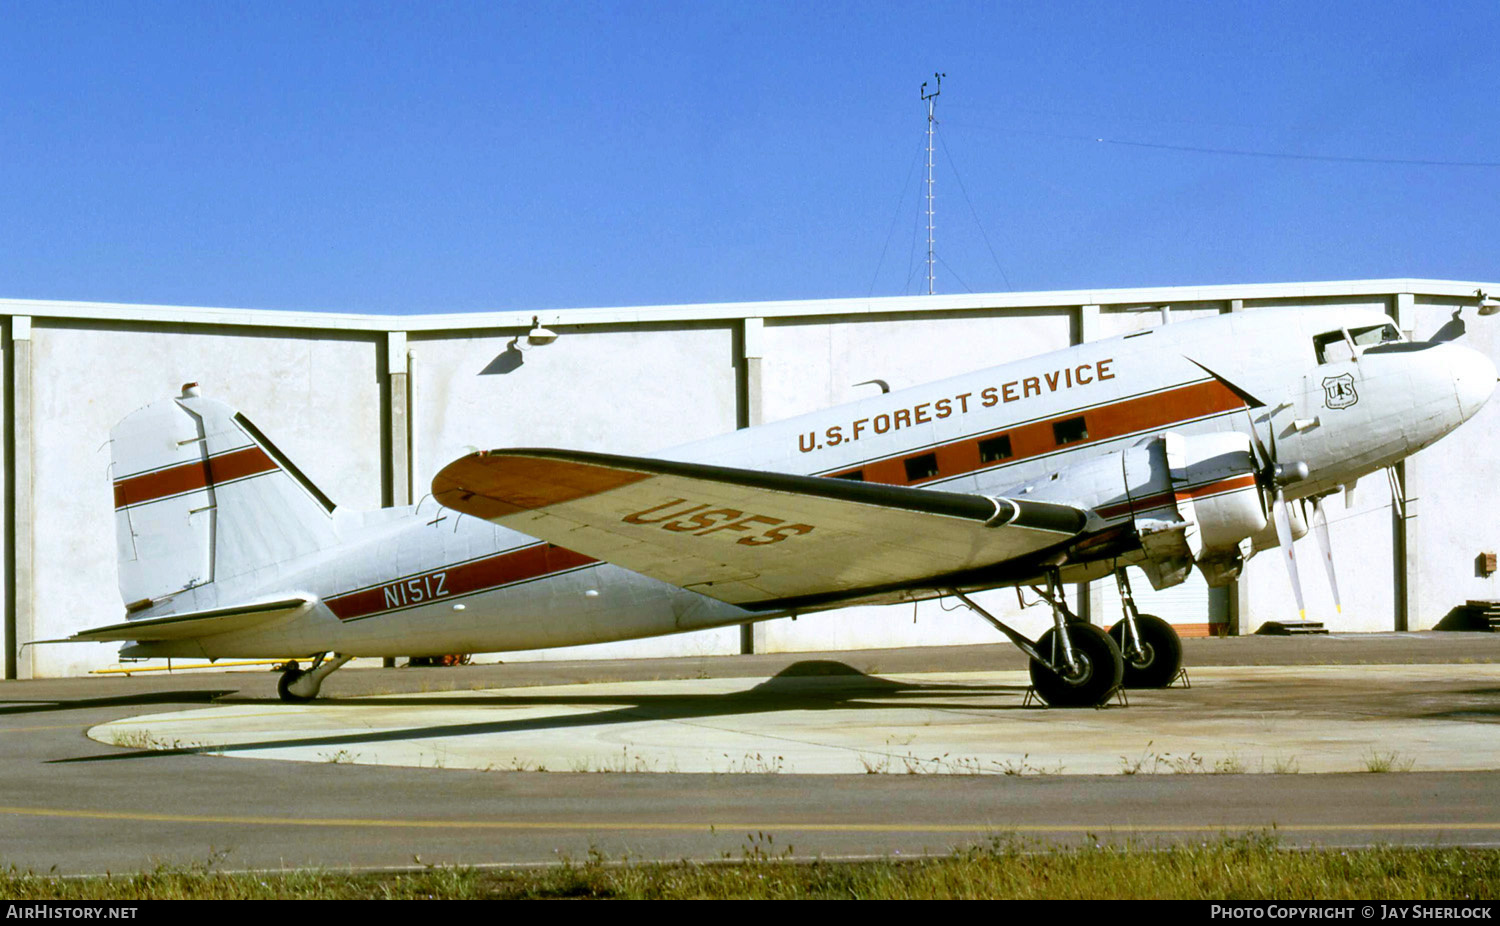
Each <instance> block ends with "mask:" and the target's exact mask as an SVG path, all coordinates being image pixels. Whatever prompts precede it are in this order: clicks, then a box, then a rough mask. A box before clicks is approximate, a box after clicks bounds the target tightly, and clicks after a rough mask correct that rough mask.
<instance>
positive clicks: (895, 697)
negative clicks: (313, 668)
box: [0, 633, 1500, 872]
mask: <svg viewBox="0 0 1500 926" xmlns="http://www.w3.org/2000/svg"><path fill="white" fill-rule="evenodd" d="M1186 643H1187V647H1186V649H1187V662H1188V665H1189V667H1190V678H1191V682H1192V687H1190V688H1181V687H1178V688H1171V689H1165V690H1158V691H1149V692H1140V691H1135V692H1130V693H1129V706H1128V707H1124V706H1118V705H1116V706H1111V707H1108V708H1105V709H1102V710H1092V709H1085V710H1049V709H1044V708H1036V707H1027V706H1025V705H1024V703H1023V699H1024V691H1025V687H1026V682H1025V673H1024V670H1023V663H1022V660H1021V659H1020V658H1019V657H1018V655H1017V654H1016V653H1015V652H1014V651H1013V650H1012V649H1010V648H1009V647H1005V646H984V647H960V648H933V649H923V650H879V651H864V652H858V653H837V654H830V653H823V654H787V655H778V656H752V657H716V658H702V659H686V660H638V661H630V662H610V663H600V662H577V663H532V664H515V665H499V666H469V667H460V668H449V669H422V670H416V669H398V670H382V669H356V668H346V669H344V670H341V671H340V672H338V673H335V674H334V675H333V676H332V677H331V678H330V680H329V681H328V682H327V683H326V684H325V686H324V692H323V694H324V698H323V699H321V700H320V701H318V702H315V703H313V704H308V705H284V704H281V703H279V702H277V701H276V700H275V694H274V687H275V676H274V675H272V674H270V673H267V672H254V673H246V672H235V673H229V672H212V673H201V672H200V673H192V674H186V673H180V674H175V675H173V676H170V677H160V676H137V677H132V678H109V679H101V678H93V679H67V680H45V681H31V682H4V683H0V736H3V740H0V742H3V743H4V744H5V748H4V749H3V750H0V819H3V821H4V823H3V826H0V864H4V865H7V866H11V865H14V866H16V867H18V868H21V869H23V870H24V869H31V870H35V871H39V872H40V871H47V870H52V869H54V868H55V869H56V870H59V871H64V872H91V871H105V870H111V871H124V870H134V869H140V868H149V867H151V866H152V865H154V864H158V863H168V864H201V863H204V862H205V861H207V860H209V859H214V860H216V861H217V863H218V864H222V865H224V866H225V867H229V868H241V869H243V868H268V867H269V868H279V867H285V866H309V865H311V866H319V867H325V868H344V867H356V868H369V867H400V866H409V865H412V864H431V863H451V864H467V865H485V864H499V865H508V864H538V863H549V862H556V861H558V860H560V859H562V858H565V857H566V858H574V859H579V858H584V857H586V856H587V855H588V854H589V853H590V852H591V851H593V852H597V853H602V854H604V855H606V856H608V857H613V858H621V857H631V858H661V859H677V858H718V857H723V856H725V855H728V856H730V857H737V856H739V855H740V854H744V853H747V852H748V853H755V852H766V851H774V852H776V853H780V852H782V851H786V849H787V848H789V847H790V848H791V849H792V851H794V853H795V854H796V855H798V856H810V855H823V856H865V855H887V854H896V853H901V854H912V853H920V852H943V851H948V850H950V849H952V848H953V847H955V846H959V845H963V844H966V843H972V842H975V841H982V840H986V839H989V838H992V837H993V836H995V835H1004V836H1012V835H1014V836H1018V837H1021V838H1024V839H1037V840H1046V841H1061V842H1064V843H1073V844H1077V843H1078V842H1079V841H1081V840H1084V839H1124V838H1130V839H1136V840H1142V839H1144V840H1159V839H1184V838H1190V839H1204V838H1211V837H1212V836H1214V835H1216V834H1218V833H1219V832H1224V831H1227V832H1244V831H1247V830H1261V829H1266V830H1271V829H1274V830H1275V831H1276V832H1277V833H1278V834H1279V836H1280V838H1282V839H1283V840H1284V841H1287V842H1288V843H1289V844H1313V843H1321V844H1369V843H1373V842H1407V841H1417V842H1424V843H1443V844H1486V845H1489V844H1500V802H1497V801H1495V799H1494V795H1496V794H1500V740H1497V738H1496V737H1495V736H1494V735H1493V734H1494V733H1495V731H1496V729H1497V728H1496V726H1495V725H1496V723H1497V721H1500V635H1491V634H1437V633H1420V634H1359V635H1337V636H1333V637H1324V638H1236V639H1226V640H1189V641H1186ZM251 760H254V761H251ZM417 858H420V862H415V861H414V859H417Z"/></svg>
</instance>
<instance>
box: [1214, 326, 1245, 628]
mask: <svg viewBox="0 0 1500 926" xmlns="http://www.w3.org/2000/svg"><path fill="white" fill-rule="evenodd" d="M1228 311H1230V312H1243V311H1245V300H1243V299H1231V300H1229V308H1228ZM1220 314H1223V313H1222V312H1221V313H1220ZM1224 594H1225V600H1226V602H1227V603H1228V605H1229V615H1228V617H1229V635H1230V636H1231V637H1237V636H1239V635H1240V634H1242V633H1244V632H1245V631H1246V630H1247V629H1249V625H1250V583H1249V582H1246V581H1243V580H1242V579H1234V580H1232V581H1231V582H1230V583H1229V585H1228V586H1226V587H1225V589H1224Z"/></svg>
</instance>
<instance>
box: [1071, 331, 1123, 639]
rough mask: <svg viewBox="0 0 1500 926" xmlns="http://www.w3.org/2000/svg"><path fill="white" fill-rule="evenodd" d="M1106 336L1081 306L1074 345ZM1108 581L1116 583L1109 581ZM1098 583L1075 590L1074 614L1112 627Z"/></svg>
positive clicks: (1083, 584)
mask: <svg viewBox="0 0 1500 926" xmlns="http://www.w3.org/2000/svg"><path fill="white" fill-rule="evenodd" d="M1103 336H1104V330H1103V326H1102V325H1101V324H1100V320H1099V307H1098V306H1097V305H1081V306H1079V307H1078V311H1077V314H1076V315H1075V316H1074V325H1073V339H1072V340H1073V345H1074V346H1075V347H1076V346H1077V345H1079V344H1087V343H1088V342H1090V341H1097V340H1098V339H1099V338H1101V337H1103ZM1107 581H1111V582H1112V581H1114V580H1113V579H1109V580H1107ZM1097 585H1098V583H1096V582H1079V583H1078V584H1077V586H1076V587H1075V588H1074V589H1073V594H1072V598H1073V613H1075V614H1077V615H1078V616H1079V617H1081V618H1083V619H1084V620H1085V621H1088V622H1089V623H1090V624H1103V625H1104V626H1105V627H1108V626H1109V625H1110V616H1109V615H1108V614H1105V613H1104V606H1103V597H1102V596H1103V594H1104V591H1103V589H1102V588H1098V587H1096V586H1097Z"/></svg>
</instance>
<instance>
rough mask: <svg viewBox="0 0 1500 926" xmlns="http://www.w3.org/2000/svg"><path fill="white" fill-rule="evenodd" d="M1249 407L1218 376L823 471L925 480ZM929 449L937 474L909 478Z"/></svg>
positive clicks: (897, 481) (896, 481)
mask: <svg viewBox="0 0 1500 926" xmlns="http://www.w3.org/2000/svg"><path fill="white" fill-rule="evenodd" d="M1244 407H1245V403H1244V401H1243V400H1242V399H1241V398H1240V397H1239V396H1237V395H1235V394H1234V393H1233V392H1231V391H1230V390H1229V389H1228V388H1227V387H1226V386H1224V384H1223V383H1220V382H1219V381H1217V380H1206V381H1204V382H1198V383H1189V384H1187V385H1185V386H1178V387H1176V388H1173V389H1168V390H1166V391H1164V392H1157V393H1152V394H1150V395H1143V396H1135V397H1133V398H1129V399H1121V400H1120V401H1118V402H1112V403H1109V404H1106V405H1100V406H1097V407H1095V408H1085V409H1082V410H1077V409H1075V410H1073V411H1066V412H1060V413H1058V414H1056V415H1051V416H1048V417H1046V418H1042V419H1039V420H1037V421H1029V422H1026V423H1024V424H1018V425H1014V426H1012V427H1010V428H1000V429H997V430H994V431H988V432H986V433H984V434H976V435H973V436H969V437H964V438H961V439H959V440H956V441H953V442H952V443H948V444H941V445H938V446H936V447H926V448H923V449H922V450H919V451H914V452H911V453H905V454H902V455H901V456H896V457H890V458H887V459H884V460H874V461H872V462H869V463H863V464H853V465H848V466H841V467H839V468H838V469H835V470H830V471H828V473H826V474H825V475H834V474H838V473H848V472H852V471H853V470H856V469H863V471H864V481H865V482H882V483H885V484H887V485H923V484H925V483H931V482H939V481H942V480H946V479H952V478H953V477H955V476H963V475H967V474H968V473H974V472H978V471H980V470H986V469H994V468H996V467H1000V466H1010V465H1011V464H1014V463H1019V462H1021V461H1023V460H1026V459H1030V458H1033V457H1041V456H1046V455H1047V454H1050V453H1056V452H1058V451H1060V450H1074V449H1077V448H1080V447H1087V446H1089V445H1091V444H1097V443H1100V442H1101V441H1107V440H1113V439H1115V438H1119V437H1125V436H1127V435H1130V434H1136V433H1139V432H1141V431H1149V430H1151V429H1153V428H1165V427H1170V426H1171V425H1175V424H1178V423H1180V422H1183V421H1192V420H1194V419H1197V418H1203V417H1205V416H1208V415H1215V414H1221V413H1223V412H1230V411H1235V410H1237V409H1241V408H1244ZM1079 417H1082V418H1083V420H1084V428H1085V434H1086V436H1085V437H1083V438H1082V439H1081V440H1078V441H1074V442H1070V443H1067V444H1059V443H1058V442H1057V433H1056V432H1055V431H1054V430H1053V425H1056V424H1059V423H1061V422H1063V421H1067V420H1070V419H1074V418H1079ZM1002 434H1004V435H1007V436H1009V437H1010V449H1011V455H1010V456H1008V457H1005V458H1004V459H1000V460H991V461H985V460H983V459H981V457H980V453H979V444H980V442H981V441H988V440H990V439H992V438H995V437H998V436H1000V435H1002ZM929 453H935V454H936V455H937V475H935V476H932V477H930V478H926V479H916V480H909V479H907V477H906V460H907V459H908V458H910V457H914V456H923V455H926V454H929Z"/></svg>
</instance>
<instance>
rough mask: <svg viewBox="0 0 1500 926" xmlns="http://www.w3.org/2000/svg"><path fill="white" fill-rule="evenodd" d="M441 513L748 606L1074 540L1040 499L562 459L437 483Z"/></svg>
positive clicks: (485, 465) (966, 565) (1068, 513)
mask: <svg viewBox="0 0 1500 926" xmlns="http://www.w3.org/2000/svg"><path fill="white" fill-rule="evenodd" d="M432 491H433V495H434V496H435V497H436V498H437V500H438V501H439V502H440V503H442V504H443V505H445V506H447V507H449V508H452V509H454V510H456V511H460V512H463V513H464V514H469V515H473V516H475V517H479V518H483V519H485V520H487V521H491V522H493V523H496V524H500V525H502V526H504V527H508V528H511V529H514V530H517V531H520V532H522V533H525V534H529V535H531V536H533V537H538V538H540V539H542V540H546V541H549V542H551V543H555V544H558V545H559V546H564V547H567V548H568V549H571V550H575V551H577V552H579V553H583V554H586V555H588V556H592V557H596V558H598V559H601V560H605V561H607V562H610V563H614V564H615V565H618V566H621V567H624V568H626V569H630V570H632V571H634V572H639V573H641V574H643V575H647V576H650V577H652V578H655V579H660V580H661V581H664V582H669V583H671V584H673V585H677V586H680V587H682V588H687V589H690V590H692V591H696V592H700V593H702V594H704V595H707V596H709V597H711V598H716V599H718V600H720V601H725V602H729V603H731V604H736V605H740V606H742V607H747V608H766V607H773V606H776V605H777V604H778V603H780V602H787V601H795V600H806V599H811V598H830V599H831V598H839V597H853V596H855V595H857V594H859V593H860V592H861V591H862V590H868V589H884V588H892V587H901V586H911V587H921V586H922V585H923V584H924V582H925V581H927V580H931V579H933V578H936V577H939V576H944V575H949V574H952V573H955V572H962V571H965V570H969V569H975V568H980V567H985V566H991V565H994V564H996V563H1002V562H1005V561H1008V560H1012V559H1016V558H1018V557H1023V556H1026V555H1028V554H1031V553H1035V552H1037V551H1039V550H1044V549H1047V548H1049V547H1053V546H1056V545H1058V544H1060V543H1063V542H1065V541H1067V540H1068V539H1070V538H1072V537H1074V536H1076V535H1077V534H1078V533H1079V532H1080V531H1081V530H1082V529H1083V527H1084V525H1085V524H1086V522H1087V520H1088V515H1087V512H1085V511H1083V510H1081V509H1079V508H1075V507H1072V506H1069V505H1061V504H1054V503H1049V502H1033V501H1022V500H1017V499H1008V498H990V497H988V496H982V495H966V494H960V493H953V492H937V491H932V490H928V489H914V488H909V487H905V486H888V485H877V484H871V483H862V482H851V481H847V480H842V479H828V478H823V477H818V476H794V475H786V474H782V473H769V472H762V471H759V470H745V469H732V468H729V467H722V466H709V465H705V464H698V463H683V462H676V461H669V460H655V459H647V458H644V457H625V456H615V455H610V454H599V453H584V452H579V451H568V450H533V449H524V450H498V451H489V452H482V453H476V454H471V455H469V456H467V457H463V458H461V459H458V460H455V461H454V462H452V463H450V464H448V466H446V467H444V468H443V470H442V472H440V473H438V475H437V477H436V478H435V479H434V480H433V483H432Z"/></svg>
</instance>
